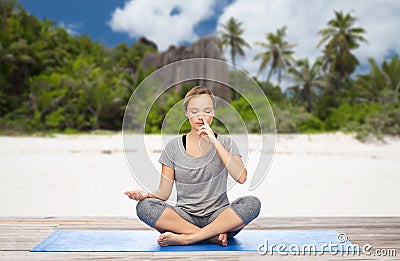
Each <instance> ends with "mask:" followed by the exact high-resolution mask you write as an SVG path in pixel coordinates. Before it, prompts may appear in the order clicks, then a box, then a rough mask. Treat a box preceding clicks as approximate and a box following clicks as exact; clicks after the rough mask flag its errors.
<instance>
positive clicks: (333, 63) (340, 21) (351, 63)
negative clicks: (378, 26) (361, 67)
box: [317, 11, 367, 77]
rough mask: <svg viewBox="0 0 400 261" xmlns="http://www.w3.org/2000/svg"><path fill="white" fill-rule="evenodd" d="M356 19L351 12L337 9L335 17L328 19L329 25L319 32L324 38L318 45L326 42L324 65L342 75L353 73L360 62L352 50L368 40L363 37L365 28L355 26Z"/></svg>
mask: <svg viewBox="0 0 400 261" xmlns="http://www.w3.org/2000/svg"><path fill="white" fill-rule="evenodd" d="M356 20H357V19H356V18H355V17H353V16H351V15H350V14H349V13H347V14H343V12H337V11H335V18H334V19H331V20H329V21H328V27H327V28H325V29H321V30H320V31H319V32H318V34H320V35H322V39H321V40H320V41H319V43H318V45H317V47H320V46H321V45H323V44H324V43H326V45H325V50H324V67H325V68H327V69H329V70H330V71H331V72H335V73H338V74H339V75H340V76H342V77H343V76H348V75H350V74H351V73H353V72H354V71H355V69H356V67H357V65H358V64H359V62H358V60H357V58H356V57H355V56H354V55H353V54H352V53H351V51H352V50H354V49H356V48H358V47H359V42H367V40H366V39H365V38H364V37H363V34H364V33H365V30H364V29H363V28H361V27H354V23H355V21H356Z"/></svg>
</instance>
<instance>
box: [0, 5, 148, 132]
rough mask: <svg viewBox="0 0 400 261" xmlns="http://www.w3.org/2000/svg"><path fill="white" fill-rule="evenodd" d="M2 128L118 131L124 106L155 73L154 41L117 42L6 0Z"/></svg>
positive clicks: (0, 75) (1, 34) (0, 52)
mask: <svg viewBox="0 0 400 261" xmlns="http://www.w3.org/2000/svg"><path fill="white" fill-rule="evenodd" d="M0 10H1V12H0V20H1V23H0V27H1V29H2V30H1V31H0V43H1V44H0V118H1V122H0V129H9V130H12V129H14V130H15V131H16V132H20V131H21V132H25V131H28V132H30V131H66V132H69V133H71V132H74V131H75V130H76V131H88V130H96V129H110V130H117V129H120V128H121V122H122V117H123V113H124V110H125V105H126V103H127V101H128V99H129V97H130V95H131V93H132V92H133V90H134V89H135V88H136V87H137V86H138V84H139V83H140V81H142V80H143V79H144V78H145V77H146V76H147V75H148V74H149V73H151V71H150V70H144V69H143V68H142V67H141V63H142V59H143V56H144V54H145V53H147V52H154V51H155V50H154V49H153V48H152V47H149V46H147V45H143V44H141V43H135V44H133V45H132V46H126V45H125V46H123V48H121V47H120V46H117V47H115V48H113V49H109V48H106V47H104V46H103V45H101V44H99V43H95V42H93V41H92V39H91V38H90V37H88V36H86V35H81V36H77V37H73V36H71V35H69V34H68V33H67V32H66V30H65V29H63V28H61V27H57V26H55V24H54V23H53V22H51V21H48V20H43V21H40V20H39V19H37V18H36V17H34V16H32V15H30V14H28V13H27V12H26V11H25V10H24V9H22V7H21V5H20V4H18V3H17V2H15V1H1V2H0Z"/></svg>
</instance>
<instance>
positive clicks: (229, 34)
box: [220, 17, 250, 65]
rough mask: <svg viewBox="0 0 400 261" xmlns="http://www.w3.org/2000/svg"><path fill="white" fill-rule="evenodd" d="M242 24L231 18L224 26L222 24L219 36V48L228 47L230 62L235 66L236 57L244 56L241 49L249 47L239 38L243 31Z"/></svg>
mask: <svg viewBox="0 0 400 261" xmlns="http://www.w3.org/2000/svg"><path fill="white" fill-rule="evenodd" d="M241 26H242V23H241V22H239V21H238V20H236V19H235V18H233V17H231V18H230V19H229V20H228V22H226V24H222V27H223V28H224V31H223V32H222V36H221V40H220V41H221V42H220V43H221V46H222V47H223V48H225V47H230V53H231V61H232V64H233V65H236V60H235V59H236V55H238V54H239V55H240V56H244V51H243V47H247V48H250V45H249V44H248V43H247V42H246V41H245V40H244V39H243V38H242V37H241V35H242V34H243V32H244V31H243V29H242V28H241Z"/></svg>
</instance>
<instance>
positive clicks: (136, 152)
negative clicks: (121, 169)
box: [122, 58, 276, 191]
mask: <svg viewBox="0 0 400 261" xmlns="http://www.w3.org/2000/svg"><path fill="white" fill-rule="evenodd" d="M221 72H226V73H221ZM228 73H230V75H231V76H232V77H228ZM196 81H197V82H200V83H199V84H196V85H203V84H204V85H206V86H207V87H209V86H208V85H211V86H212V90H213V91H214V94H216V90H217V91H218V90H220V89H222V88H225V89H226V88H230V89H231V90H234V91H235V92H236V93H238V95H240V96H241V97H243V98H244V99H245V100H246V102H247V103H248V104H249V105H250V107H251V110H252V111H253V112H254V115H255V116H256V122H252V124H253V125H255V126H256V127H257V128H256V129H258V130H259V132H258V133H257V134H259V135H258V136H259V137H260V138H261V139H262V142H261V144H260V143H259V144H256V145H261V146H260V147H258V148H257V150H255V152H254V153H252V156H251V158H249V157H248V150H249V139H248V138H249V136H248V132H249V131H248V129H247V127H246V122H245V120H244V119H243V118H242V117H241V116H240V115H241V114H240V112H238V111H237V110H236V109H235V108H234V107H233V106H231V104H229V102H227V101H226V100H224V99H223V97H216V103H217V109H216V112H215V116H214V119H216V120H218V121H219V122H220V123H221V124H222V125H223V126H224V127H225V129H226V130H227V131H228V135H230V136H232V137H233V140H234V141H235V142H236V143H237V144H238V147H239V149H240V152H241V154H242V158H243V161H244V162H245V164H247V163H248V162H249V161H250V162H252V164H254V163H256V168H255V169H254V171H252V173H248V177H249V179H250V185H249V190H254V189H256V188H257V187H258V186H259V185H260V184H261V182H262V181H263V180H264V178H265V177H266V175H267V173H268V170H269V168H270V166H271V163H272V159H273V156H274V152H275V139H276V137H275V133H276V128H275V120H274V116H273V112H272V109H271V106H270V104H269V102H268V99H267V97H266V96H265V94H264V92H263V91H262V89H261V88H260V86H259V85H258V84H257V82H256V81H254V79H253V78H252V77H251V76H250V75H249V74H247V73H246V72H244V71H243V70H242V69H240V68H238V67H236V66H234V65H232V64H229V63H227V62H224V61H221V60H215V59H208V58H196V59H187V60H181V61H178V62H175V63H172V64H168V65H166V66H164V67H162V68H160V69H158V70H156V71H155V72H153V73H152V74H150V75H149V76H148V77H147V78H146V79H145V80H143V81H142V82H141V83H140V85H139V86H138V87H137V88H136V89H135V91H134V92H133V94H132V96H131V97H130V99H129V102H128V104H127V106H126V110H125V114H124V119H123V126H122V131H123V144H124V152H125V158H126V161H127V163H128V166H129V168H130V171H131V174H132V176H133V177H134V178H135V180H136V181H137V182H138V183H139V184H140V186H142V187H143V188H144V189H145V190H147V191H155V190H156V189H157V188H158V185H159V180H160V171H159V170H158V169H156V168H155V166H154V165H153V163H152V159H151V157H150V153H148V150H147V149H146V144H147V142H148V138H147V135H146V134H145V128H146V122H147V120H148V116H149V113H150V111H151V109H152V108H153V106H154V105H155V104H156V103H157V102H158V101H160V100H161V99H162V97H163V95H165V94H166V93H167V92H168V91H170V90H171V89H172V88H173V87H176V86H178V85H180V86H182V85H183V84H185V83H192V82H196ZM193 86H194V85H193ZM216 96H217V94H216ZM186 120H187V119H186V117H185V114H184V110H183V100H180V101H177V102H176V104H174V105H173V106H172V107H171V108H170V109H169V111H168V112H167V113H166V114H165V115H164V121H163V123H162V130H161V136H162V141H163V146H164V147H165V146H166V144H167V143H168V142H169V141H170V140H171V139H173V138H174V137H177V136H178V135H179V131H180V129H181V127H182V125H183V124H184V123H185V121H186ZM211 128H213V126H211ZM252 145H253V144H252ZM182 164H185V163H182ZM182 167H193V166H182ZM197 167H202V166H197ZM233 183H234V182H233ZM233 183H232V185H233ZM177 185H178V184H177ZM181 185H185V184H181ZM230 187H231V186H230Z"/></svg>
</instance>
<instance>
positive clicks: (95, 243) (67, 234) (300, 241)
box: [31, 230, 354, 253]
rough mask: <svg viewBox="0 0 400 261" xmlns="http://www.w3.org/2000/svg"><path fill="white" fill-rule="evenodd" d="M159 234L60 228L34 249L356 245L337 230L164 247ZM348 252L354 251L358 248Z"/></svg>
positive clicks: (248, 234)
mask: <svg viewBox="0 0 400 261" xmlns="http://www.w3.org/2000/svg"><path fill="white" fill-rule="evenodd" d="M159 235H160V233H158V232H157V231H153V230H57V231H55V232H53V233H52V234H51V235H50V236H48V237H47V238H46V239H44V240H43V241H42V242H41V243H39V244H38V245H37V246H36V247H34V248H33V249H32V250H31V252H186V251H246V252H257V251H259V252H264V253H265V252H293V251H296V249H299V250H301V249H302V247H303V248H304V247H306V246H307V245H313V246H315V249H312V250H313V251H311V252H329V251H331V249H332V248H328V245H329V244H330V245H331V246H332V245H335V244H337V247H334V249H333V251H337V252H346V251H348V249H349V246H351V245H352V244H351V242H350V241H348V240H347V238H346V237H345V235H344V234H339V233H338V232H337V231H335V230H242V231H241V232H240V233H239V234H237V235H236V236H235V238H233V239H230V240H229V244H228V246H226V247H223V246H221V245H218V244H213V243H209V242H200V243H197V244H194V245H187V246H166V247H161V246H159V245H158V244H157V238H158V236H159ZM338 235H339V240H338ZM293 245H294V246H293ZM324 245H327V246H325V247H324ZM296 246H297V248H296ZM278 247H280V248H278ZM289 247H292V248H290V249H289ZM285 248H286V250H285ZM335 249H336V250H335ZM351 249H352V248H351ZM348 252H354V249H353V250H352V251H348Z"/></svg>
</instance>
